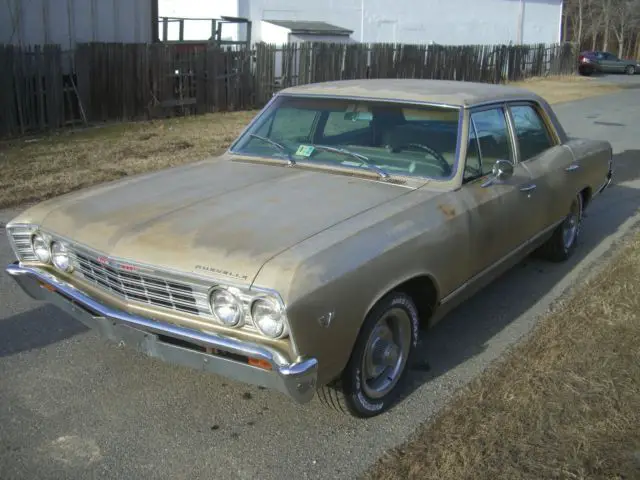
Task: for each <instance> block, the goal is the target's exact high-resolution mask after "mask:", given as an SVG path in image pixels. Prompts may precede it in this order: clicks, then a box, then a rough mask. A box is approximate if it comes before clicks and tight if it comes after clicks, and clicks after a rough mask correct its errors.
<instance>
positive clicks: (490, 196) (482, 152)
mask: <svg viewBox="0 0 640 480" xmlns="http://www.w3.org/2000/svg"><path fill="white" fill-rule="evenodd" d="M470 120H471V122H470V128H469V145H468V148H467V156H466V159H465V172H464V180H463V181H464V184H463V187H462V190H463V198H465V201H466V202H468V212H469V222H470V225H469V231H470V233H471V238H472V239H473V240H472V242H471V243H472V245H473V247H472V252H471V262H472V265H470V269H469V270H470V272H471V273H472V275H477V274H479V273H481V272H482V271H483V270H485V269H487V268H490V267H492V266H493V265H495V264H496V263H497V262H499V261H500V260H501V259H503V258H504V257H505V256H506V255H508V254H509V253H511V252H513V251H515V250H516V249H517V248H518V247H519V246H521V245H522V244H524V243H525V242H526V241H527V240H529V239H530V238H531V237H532V236H533V234H534V233H535V229H536V228H535V227H534V225H533V224H532V221H531V219H532V218H533V217H539V216H540V211H541V209H543V208H544V206H542V205H541V204H540V198H539V196H538V195H537V194H536V192H535V187H534V186H532V175H531V173H530V172H529V170H527V168H526V167H524V166H523V165H521V164H518V163H516V149H515V145H514V143H513V139H512V136H511V133H510V130H509V128H508V126H507V125H508V124H507V117H506V111H505V109H504V108H503V106H493V107H489V108H483V109H482V110H473V111H472V112H471V117H470ZM496 160H507V161H509V162H511V163H512V164H513V175H512V176H511V177H510V178H507V179H506V180H502V181H494V180H493V176H492V174H491V172H492V169H493V165H494V164H495V162H496Z"/></svg>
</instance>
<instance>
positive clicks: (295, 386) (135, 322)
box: [6, 262, 318, 403]
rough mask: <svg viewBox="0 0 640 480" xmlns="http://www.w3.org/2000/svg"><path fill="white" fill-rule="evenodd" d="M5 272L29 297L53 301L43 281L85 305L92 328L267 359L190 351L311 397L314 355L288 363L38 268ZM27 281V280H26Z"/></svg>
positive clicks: (263, 349)
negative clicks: (119, 328) (104, 324)
mask: <svg viewBox="0 0 640 480" xmlns="http://www.w3.org/2000/svg"><path fill="white" fill-rule="evenodd" d="M6 271H7V273H8V274H9V275H10V276H11V277H13V278H14V279H15V280H16V282H17V283H18V284H19V285H20V286H21V288H22V289H23V290H24V291H25V293H27V294H28V295H29V296H31V297H32V298H35V299H39V300H47V299H50V300H53V299H52V298H51V297H48V298H47V297H46V295H56V293H54V292H51V291H49V290H44V289H42V288H40V286H39V285H38V284H46V285H49V286H51V287H52V288H53V289H55V290H56V291H57V292H59V293H60V294H62V297H58V296H57V295H56V297H57V298H64V297H67V299H66V300H65V302H66V303H67V305H68V306H69V307H70V308H71V307H72V306H73V303H76V304H77V305H80V306H82V307H83V308H86V309H88V310H90V311H93V312H95V313H96V314H98V315H100V316H93V315H91V318H92V319H93V320H94V321H95V322H94V323H95V328H96V329H99V325H98V324H97V322H99V321H100V320H104V319H107V320H109V321H111V323H112V324H113V325H116V324H119V325H124V326H127V327H130V328H133V329H134V330H135V331H142V332H143V333H144V332H148V333H151V334H156V335H158V334H159V335H164V336H167V337H171V338H174V339H179V340H183V341H187V342H191V343H194V344H197V345H200V346H202V347H205V348H211V349H216V350H222V351H225V352H228V353H232V354H237V355H241V356H245V357H251V358H254V359H259V360H263V361H266V362H269V363H270V364H271V365H272V367H273V369H272V370H271V371H267V370H261V369H259V368H257V367H253V366H251V365H249V364H244V363H241V362H239V361H233V360H229V359H227V358H224V357H220V356H217V355H215V354H203V353H200V352H193V353H192V355H204V356H205V358H206V360H205V362H207V361H208V362H211V363H215V362H219V363H220V364H221V365H222V363H223V362H224V363H226V364H227V365H229V364H230V365H231V368H228V369H226V371H230V370H232V371H233V373H234V374H233V375H228V376H229V377H231V378H237V379H240V381H242V380H241V379H242V377H243V372H245V373H246V372H251V371H255V369H257V370H259V371H260V372H258V373H260V374H262V375H267V376H269V377H275V379H276V380H277V381H278V382H279V383H278V384H277V385H276V387H277V389H278V390H280V391H282V392H283V393H285V394H288V395H289V396H290V397H291V398H293V399H294V400H296V401H298V402H300V403H304V402H307V401H309V400H311V398H312V397H313V394H314V391H315V388H314V387H315V382H316V375H317V368H318V362H317V360H316V359H315V358H304V359H298V360H296V361H293V362H292V361H290V360H289V359H288V358H287V357H286V356H285V354H283V353H282V352H280V351H278V350H276V349H275V348H271V347H268V346H264V345H259V344H254V343H248V342H245V341H241V340H236V339H234V338H230V337H223V336H221V335H218V334H215V333H209V332H202V331H198V330H194V329H189V328H184V327H180V326H177V325H172V324H168V323H163V322H158V321H155V320H151V319H148V318H144V317H141V316H139V315H134V314H130V313H127V312H125V311H122V310H118V309H114V308H112V307H109V306H107V305H105V304H103V303H101V302H99V301H97V300H95V299H93V298H92V297H90V296H88V295H87V294H85V293H83V292H81V291H80V290H78V289H77V288H75V287H74V286H73V285H70V284H69V283H67V282H65V281H63V280H61V279H58V278H57V277H55V276H54V275H52V274H50V273H49V272H47V271H45V270H43V269H40V268H36V267H27V266H21V265H20V264H19V263H18V262H16V263H14V264H11V265H9V266H7V268H6ZM29 281H30V283H27V282H29ZM35 292H38V293H35ZM57 298H56V299H57ZM69 299H70V300H71V302H70V301H69ZM72 302H73V303H72ZM78 315H80V314H78ZM82 315H84V319H85V320H86V319H87V316H89V314H88V313H87V312H85V311H84V310H83V311H82ZM78 320H80V318H78ZM80 321H82V320H80ZM163 348H166V349H173V350H174V357H175V354H177V353H176V352H177V351H184V350H185V349H184V348H182V347H177V346H176V347H172V346H171V345H170V344H165V345H164V347H163ZM272 383H273V382H272Z"/></svg>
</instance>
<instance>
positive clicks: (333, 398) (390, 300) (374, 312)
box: [318, 292, 420, 418]
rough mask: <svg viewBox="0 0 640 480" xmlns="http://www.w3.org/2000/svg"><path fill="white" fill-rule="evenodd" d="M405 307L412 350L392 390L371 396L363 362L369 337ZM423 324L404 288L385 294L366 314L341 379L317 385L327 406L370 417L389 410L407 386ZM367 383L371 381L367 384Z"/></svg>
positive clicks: (320, 396) (354, 414) (321, 399)
mask: <svg viewBox="0 0 640 480" xmlns="http://www.w3.org/2000/svg"><path fill="white" fill-rule="evenodd" d="M395 309H399V310H401V311H403V312H404V313H405V314H406V315H407V316H408V318H409V323H410V325H409V330H410V341H409V352H408V354H407V355H406V360H405V361H404V365H403V366H402V367H401V370H399V371H398V374H397V381H396V383H395V385H393V386H392V388H391V389H390V391H388V392H387V393H386V394H384V395H383V396H381V397H380V398H372V397H371V396H370V395H368V394H367V388H368V387H364V386H363V384H364V383H365V380H364V369H365V367H364V362H365V354H366V352H367V345H368V344H369V339H370V336H371V334H372V332H374V329H376V327H377V326H378V325H379V322H380V321H381V320H382V319H383V318H385V316H386V315H387V314H388V313H391V312H392V311H398V310H395ZM419 328H420V319H419V316H418V309H417V308H416V305H415V303H414V302H413V300H412V299H411V297H410V296H409V295H407V294H405V293H403V292H391V293H389V294H388V295H386V296H385V297H384V298H382V299H381V300H380V301H379V302H378V303H377V304H376V306H375V307H374V308H372V309H371V311H370V312H369V314H368V315H367V317H366V318H365V321H364V323H363V324H362V328H361V329H360V333H359V334H358V338H357V339H356V343H355V345H354V347H353V351H352V352H351V357H350V358H349V362H348V363H347V366H346V367H345V369H344V371H343V372H342V375H341V376H340V378H339V379H337V380H336V381H334V382H332V383H331V384H329V385H325V386H321V387H320V388H318V398H319V399H320V401H321V402H322V403H323V404H325V405H326V406H328V407H330V408H332V409H334V410H337V411H338V412H341V413H344V414H349V415H352V416H355V417H360V418H369V417H374V416H376V415H379V414H381V413H383V412H385V411H386V410H388V409H389V408H390V407H391V406H392V405H393V404H394V403H395V402H396V400H397V399H398V397H399V395H400V394H401V393H402V390H403V388H404V386H405V382H406V377H407V372H408V370H409V368H408V366H409V365H410V364H411V362H412V359H413V356H414V353H415V350H416V346H417V343H418V335H419ZM367 385H368V384H367Z"/></svg>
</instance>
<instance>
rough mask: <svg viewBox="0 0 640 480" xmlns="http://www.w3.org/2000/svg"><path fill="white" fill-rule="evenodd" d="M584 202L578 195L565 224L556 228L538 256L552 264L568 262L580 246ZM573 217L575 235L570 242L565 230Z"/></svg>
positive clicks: (580, 195) (564, 221) (572, 203)
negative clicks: (566, 237)
mask: <svg viewBox="0 0 640 480" xmlns="http://www.w3.org/2000/svg"><path fill="white" fill-rule="evenodd" d="M583 205H584V201H583V198H582V194H580V193H579V194H578V195H576V196H575V198H574V199H573V202H571V206H570V207H569V213H567V216H566V217H565V218H564V220H563V222H562V223H561V224H560V225H558V226H557V227H556V229H555V230H554V231H553V234H552V235H551V237H550V238H549V240H547V241H546V242H545V243H544V244H543V245H542V246H541V247H540V248H539V249H538V252H537V253H538V256H539V257H541V258H543V259H545V260H549V261H551V262H564V261H566V260H568V259H569V258H570V257H571V256H572V255H573V252H574V251H575V249H576V246H577V245H578V239H579V237H580V228H581V226H582V215H583ZM572 217H575V221H576V225H575V234H574V235H573V236H572V238H571V240H570V241H567V239H565V236H564V234H565V229H566V228H567V227H568V226H569V225H570V222H571V219H572Z"/></svg>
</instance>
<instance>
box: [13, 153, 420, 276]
mask: <svg viewBox="0 0 640 480" xmlns="http://www.w3.org/2000/svg"><path fill="white" fill-rule="evenodd" d="M409 192H411V189H409V188H407V187H404V186H399V185H393V184H386V183H382V182H378V181H375V180H369V179H364V178H360V177H354V176H348V175H340V174H337V173H332V172H324V171H311V170H308V169H304V168H298V167H293V168H289V167H286V166H274V165H266V164H259V163H244V162H239V161H232V160H230V159H229V158H228V157H222V158H220V159H212V160H209V161H205V162H200V163H198V164H193V165H189V166H186V167H180V168H174V169H170V170H166V171H163V172H157V173H154V174H151V175H145V176H141V177H136V178H131V179H127V180H124V181H119V182H115V183H112V184H108V185H104V186H101V187H95V188H90V189H87V190H84V191H81V192H78V193H75V194H71V195H67V196H65V197H61V198H59V199H57V200H52V201H48V202H45V203H44V204H41V205H40V206H37V207H35V209H34V210H31V211H30V212H27V213H26V214H25V217H24V220H25V221H31V222H34V223H39V224H41V225H42V227H43V228H44V229H45V230H47V231H49V232H51V233H53V234H58V235H61V236H63V237H66V238H68V239H70V240H72V241H73V242H77V243H79V244H82V245H84V246H87V247H90V248H91V249H94V250H96V251H97V252H99V253H101V254H106V255H108V256H111V257H113V258H117V259H122V260H129V261H133V262H136V263H140V264H147V265H153V266H155V267H159V268H167V269H171V270H177V271H181V272H185V273H197V274H200V275H210V276H212V277H218V278H221V277H227V278H230V279H235V280H236V281H242V282H251V281H252V280H253V279H254V278H255V276H256V275H257V273H258V272H259V270H260V268H261V267H262V265H263V264H264V263H265V262H266V261H268V260H269V259H271V258H273V257H274V256H276V255H277V254H278V253H279V252H282V251H284V250H286V249H288V248H290V247H291V246H293V245H295V244H297V243H299V242H301V241H303V240H305V239H307V238H309V237H311V236H313V235H314V234H316V233H318V232H321V231H323V230H325V229H327V228H329V227H331V226H332V225H335V224H337V223H339V222H341V221H344V220H345V219H348V218H350V217H353V216H354V215H357V214H359V213H361V212H363V211H365V210H368V209H371V208H373V207H375V206H377V205H380V204H382V203H385V202H387V201H389V200H392V199H393V198H396V197H398V196H400V195H404V194H407V193H409ZM38 209H40V210H39V211H38ZM38 217H40V218H38Z"/></svg>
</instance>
